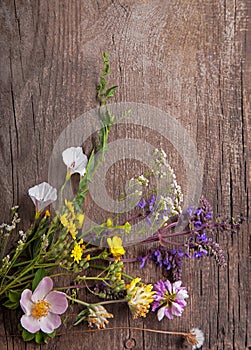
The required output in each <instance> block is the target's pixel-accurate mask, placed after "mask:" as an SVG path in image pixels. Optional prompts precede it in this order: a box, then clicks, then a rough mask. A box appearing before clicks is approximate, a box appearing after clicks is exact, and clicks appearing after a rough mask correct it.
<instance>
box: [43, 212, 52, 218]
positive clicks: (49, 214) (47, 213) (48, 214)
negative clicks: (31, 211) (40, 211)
mask: <svg viewBox="0 0 251 350" xmlns="http://www.w3.org/2000/svg"><path fill="white" fill-rule="evenodd" d="M44 216H45V217H46V218H48V217H50V216H51V213H50V212H49V210H46V212H45V214H44Z"/></svg>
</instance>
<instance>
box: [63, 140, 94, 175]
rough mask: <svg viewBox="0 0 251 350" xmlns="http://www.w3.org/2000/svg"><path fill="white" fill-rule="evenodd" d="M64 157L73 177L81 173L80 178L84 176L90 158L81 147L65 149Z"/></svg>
mask: <svg viewBox="0 0 251 350" xmlns="http://www.w3.org/2000/svg"><path fill="white" fill-rule="evenodd" d="M62 157H63V161H64V163H65V165H66V166H67V169H68V171H69V173H70V174H71V175H72V174H75V173H79V174H80V176H84V174H85V173H86V166H87V163H88V158H87V156H86V155H85V154H84V152H83V150H82V148H81V147H70V148H67V149H65V150H64V151H63V153H62Z"/></svg>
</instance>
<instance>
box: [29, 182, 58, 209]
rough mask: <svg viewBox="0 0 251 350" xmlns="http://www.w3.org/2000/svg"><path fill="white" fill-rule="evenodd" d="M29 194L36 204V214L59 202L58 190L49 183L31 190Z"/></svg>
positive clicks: (43, 183)
mask: <svg viewBox="0 0 251 350" xmlns="http://www.w3.org/2000/svg"><path fill="white" fill-rule="evenodd" d="M28 194H29V196H30V198H31V200H32V202H33V203H34V204H35V207H36V212H39V213H40V212H41V211H42V210H43V209H44V208H46V207H47V206H48V205H50V204H51V203H53V202H55V201H56V200H57V190H56V189H55V188H54V187H52V186H51V185H49V184H48V183H47V182H42V183H41V184H39V185H36V186H34V187H32V188H30V189H29V191H28Z"/></svg>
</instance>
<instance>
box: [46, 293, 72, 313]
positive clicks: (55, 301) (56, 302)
mask: <svg viewBox="0 0 251 350" xmlns="http://www.w3.org/2000/svg"><path fill="white" fill-rule="evenodd" d="M45 300H46V301H48V303H49V304H50V312H53V313H54V314H59V315H61V314H63V313H64V312H65V311H66V310H67V308H68V301H67V299H66V296H65V293H62V292H57V291H55V290H54V291H52V292H50V293H49V294H48V295H47V296H46V298H45Z"/></svg>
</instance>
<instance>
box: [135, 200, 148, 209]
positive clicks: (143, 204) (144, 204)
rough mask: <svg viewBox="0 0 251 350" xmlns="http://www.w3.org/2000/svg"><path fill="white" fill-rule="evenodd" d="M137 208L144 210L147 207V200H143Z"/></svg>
mask: <svg viewBox="0 0 251 350" xmlns="http://www.w3.org/2000/svg"><path fill="white" fill-rule="evenodd" d="M137 206H138V207H139V208H141V209H143V208H144V207H145V206H146V201H145V198H142V199H141V201H140V202H139V203H138V204H137Z"/></svg>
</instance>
